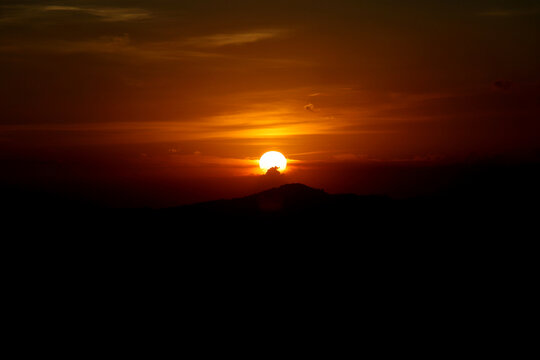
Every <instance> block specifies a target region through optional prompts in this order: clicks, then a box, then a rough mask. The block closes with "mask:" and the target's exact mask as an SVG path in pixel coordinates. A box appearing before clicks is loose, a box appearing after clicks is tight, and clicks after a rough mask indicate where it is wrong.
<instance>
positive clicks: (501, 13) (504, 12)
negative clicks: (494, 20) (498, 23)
mask: <svg viewBox="0 0 540 360" xmlns="http://www.w3.org/2000/svg"><path fill="white" fill-rule="evenodd" d="M539 12H540V8H531V9H498V10H489V11H484V12H481V13H480V14H479V15H480V16H490V17H511V16H523V15H532V14H538V13H539Z"/></svg>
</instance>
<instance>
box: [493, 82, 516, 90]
mask: <svg viewBox="0 0 540 360" xmlns="http://www.w3.org/2000/svg"><path fill="white" fill-rule="evenodd" d="M493 87H494V88H495V89H498V90H503V91H508V90H510V88H511V87H512V82H511V81H510V80H497V81H494V82H493Z"/></svg>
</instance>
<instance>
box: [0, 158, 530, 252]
mask: <svg viewBox="0 0 540 360" xmlns="http://www.w3.org/2000/svg"><path fill="white" fill-rule="evenodd" d="M539 173H540V172H539V171H538V166H536V165H527V166H519V167H512V168H511V171H509V170H508V169H507V168H504V167H501V166H496V167H486V168H484V169H482V168H480V167H478V166H476V167H474V168H472V170H471V171H469V172H468V173H467V175H466V176H465V175H464V176H462V177H461V178H458V179H456V180H455V181H454V182H453V183H451V184H450V185H449V186H447V187H445V188H443V189H441V190H439V191H437V192H432V193H429V194H423V195H417V196H412V197H406V198H393V197H390V196H387V195H384V194H381V195H376V194H374V195H356V194H330V193H328V192H326V191H324V190H323V189H315V188H312V187H309V186H307V185H304V184H300V183H292V184H285V185H281V186H277V187H274V188H270V189H267V190H265V191H262V192H258V193H255V194H252V195H248V196H244V197H238V198H231V199H220V200H214V201H208V202H200V203H194V204H188V205H182V206H176V207H167V208H161V209H159V208H158V209H152V208H148V207H144V208H110V207H104V206H99V205H97V204H91V203H84V202H81V201H76V200H78V199H72V198H69V196H68V195H65V194H64V195H63V196H61V195H59V194H55V193H45V192H30V191H26V192H23V191H14V190H12V191H10V192H6V193H5V196H4V213H5V214H6V215H5V216H4V218H6V219H12V220H13V221H14V222H15V223H20V224H22V225H21V230H23V231H35V230H36V229H40V228H46V229H49V230H55V231H57V230H58V231H60V232H63V231H67V232H68V233H69V231H73V234H74V235H75V234H76V235H77V236H83V237H84V236H85V235H86V234H87V232H86V231H88V233H93V232H95V231H98V230H99V229H106V230H107V231H108V229H109V228H110V229H115V230H117V231H119V232H120V234H121V235H122V238H124V237H125V236H140V235H141V234H143V233H144V234H147V235H148V236H149V238H157V239H159V240H158V241H163V240H164V239H171V236H172V237H173V238H174V236H176V235H175V234H177V235H178V237H177V238H175V239H176V240H179V241H180V240H188V239H189V240H192V239H195V238H204V237H205V235H211V234H219V235H220V236H222V237H225V236H226V235H233V236H243V237H247V238H252V239H254V240H256V239H258V238H274V239H276V240H278V241H279V240H283V239H292V240H293V241H300V240H306V239H307V238H308V237H312V236H317V235H322V234H324V235H325V236H328V239H340V240H343V239H349V240H351V241H358V242H366V241H380V240H381V239H390V240H391V241H411V240H414V239H416V240H420V239H421V240H429V241H433V242H435V241H441V240H442V239H452V241H454V242H461V241H471V244H472V243H473V242H479V241H495V239H490V238H489V236H491V235H494V234H497V236H499V237H500V236H502V231H504V232H506V234H507V236H510V237H514V236H517V234H522V233H524V232H526V231H527V229H531V228H534V226H535V224H536V223H537V206H538V204H539V202H538V199H539V198H540V197H539V190H538V187H537V184H538V183H539V182H538V181H539ZM36 224H40V225H39V226H37V227H35V226H34V225H36ZM81 228H83V229H86V230H85V231H83V232H80V229H81ZM67 229H69V231H68V230H67ZM128 234H129V235H128ZM158 234H159V235H158ZM411 236H412V237H413V238H411ZM222 240H224V238H222ZM312 240H313V239H312Z"/></svg>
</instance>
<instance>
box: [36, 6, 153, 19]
mask: <svg viewBox="0 0 540 360" xmlns="http://www.w3.org/2000/svg"><path fill="white" fill-rule="evenodd" d="M43 11H45V12H51V11H54V12H57V11H66V12H79V13H84V14H88V15H93V16H97V17H99V18H101V20H102V21H113V22H114V21H133V20H142V19H148V18H150V17H151V15H150V13H149V12H148V11H146V10H143V9H137V8H86V7H77V6H58V5H51V6H45V7H43Z"/></svg>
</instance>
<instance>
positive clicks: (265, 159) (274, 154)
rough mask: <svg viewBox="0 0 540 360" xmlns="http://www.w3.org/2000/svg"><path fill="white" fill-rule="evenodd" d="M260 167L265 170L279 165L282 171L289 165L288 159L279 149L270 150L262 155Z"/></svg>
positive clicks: (278, 167)
mask: <svg viewBox="0 0 540 360" xmlns="http://www.w3.org/2000/svg"><path fill="white" fill-rule="evenodd" d="M259 167H260V168H261V170H264V172H266V171H268V169H271V168H273V167H277V169H278V170H279V171H280V172H281V171H283V170H285V168H286V167H287V159H286V158H285V156H283V154H282V153H280V152H278V151H268V152H266V153H264V154H263V156H261V159H260V160H259Z"/></svg>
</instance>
